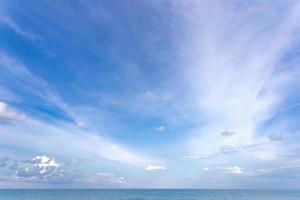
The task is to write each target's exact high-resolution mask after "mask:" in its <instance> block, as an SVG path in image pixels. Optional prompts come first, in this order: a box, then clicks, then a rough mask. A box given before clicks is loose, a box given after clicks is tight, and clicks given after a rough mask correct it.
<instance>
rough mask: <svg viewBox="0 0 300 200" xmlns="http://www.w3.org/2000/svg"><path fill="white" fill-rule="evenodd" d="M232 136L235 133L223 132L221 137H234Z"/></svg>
mask: <svg viewBox="0 0 300 200" xmlns="http://www.w3.org/2000/svg"><path fill="white" fill-rule="evenodd" d="M232 135H234V132H233V131H223V132H221V136H223V137H229V136H232Z"/></svg>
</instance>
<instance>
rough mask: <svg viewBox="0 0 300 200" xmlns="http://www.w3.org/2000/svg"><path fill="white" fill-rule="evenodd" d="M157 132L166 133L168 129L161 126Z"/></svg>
mask: <svg viewBox="0 0 300 200" xmlns="http://www.w3.org/2000/svg"><path fill="white" fill-rule="evenodd" d="M155 130H157V131H159V132H164V131H165V130H166V128H165V127H164V126H160V127H157V128H155Z"/></svg>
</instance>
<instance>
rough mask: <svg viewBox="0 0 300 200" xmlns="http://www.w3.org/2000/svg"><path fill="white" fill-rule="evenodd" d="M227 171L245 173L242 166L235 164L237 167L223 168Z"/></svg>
mask: <svg viewBox="0 0 300 200" xmlns="http://www.w3.org/2000/svg"><path fill="white" fill-rule="evenodd" d="M223 170H224V172H225V173H230V174H243V173H244V172H243V170H242V168H240V167H238V166H235V167H226V168H223Z"/></svg>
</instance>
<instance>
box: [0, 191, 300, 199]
mask: <svg viewBox="0 0 300 200" xmlns="http://www.w3.org/2000/svg"><path fill="white" fill-rule="evenodd" d="M0 200H300V191H295V190H290V191H289V190H279V191H276V190H266V191H264V190H196V189H195V190H192V189H191V190H184V189H49V190H48V189H16V190H15V189H2V190H0Z"/></svg>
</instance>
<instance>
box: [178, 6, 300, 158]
mask: <svg viewBox="0 0 300 200" xmlns="http://www.w3.org/2000/svg"><path fill="white" fill-rule="evenodd" d="M262 4H263V3H259V2H257V3H253V4H247V5H246V4H242V3H241V4H239V3H237V2H230V3H224V2H221V1H215V2H206V1H203V2H201V3H200V2H197V1H195V2H193V3H191V2H184V3H178V5H177V4H176V3H175V8H176V9H177V11H178V15H179V16H181V17H182V27H184V28H183V29H182V30H183V31H182V32H183V33H182V34H183V35H185V37H182V38H181V39H178V40H179V41H181V43H179V44H181V45H179V47H180V48H179V49H181V50H180V52H181V53H182V57H183V59H185V61H183V63H184V64H183V65H181V67H182V69H184V70H183V73H184V74H185V78H186V80H187V82H188V86H187V88H188V91H190V93H189V94H187V99H189V101H190V102H192V103H193V105H194V106H195V109H197V110H198V119H197V120H199V123H201V126H199V128H194V131H191V132H190V136H189V139H188V141H187V144H186V146H187V150H188V151H190V152H191V154H194V155H195V154H199V155H200V156H201V154H210V155H215V153H217V152H219V151H220V149H221V148H222V147H223V146H240V145H249V144H251V143H256V141H255V140H256V138H258V136H259V135H260V134H261V133H259V132H257V129H258V128H259V127H261V126H263V125H264V123H265V122H267V121H268V120H269V119H271V118H272V117H273V116H275V115H276V114H277V113H278V112H280V110H281V106H282V104H284V103H285V102H286V100H287V99H288V97H289V96H291V95H293V92H291V91H286V90H285V89H284V88H287V87H291V88H293V91H294V92H295V91H296V90H297V89H296V88H298V87H296V86H295V85H294V83H295V80H297V78H296V76H297V75H298V74H299V70H298V69H297V68H295V67H294V68H292V67H291V68H288V69H285V68H283V67H282V66H283V65H284V61H283V59H284V57H285V56H286V55H287V54H288V53H289V51H291V50H293V49H294V48H296V47H297V45H296V43H295V42H294V41H298V40H299V33H298V31H297V30H298V29H299V27H300V24H299V23H298V22H299V20H300V15H299V11H300V5H299V4H298V3H297V2H290V3H289V4H282V3H280V2H277V4H276V5H274V6H273V7H272V8H271V9H270V13H269V12H264V9H265V7H263V5H262ZM176 6H177V7H176ZM282 6H283V8H284V9H285V10H286V12H285V14H279V13H278V10H279V9H282ZM186 9H190V12H188V13H186V12H184V10H186ZM271 13H272V14H271ZM270 15H272V17H271V18H270ZM208 16H209V17H208ZM254 17H256V18H259V20H260V23H256V21H255V20H253V19H254ZM183 66H184V67H183ZM298 89H299V88H298ZM226 130H231V131H232V132H233V133H234V134H229V132H226ZM220 133H223V134H221V135H230V137H223V138H220ZM230 133H231V132H230Z"/></svg>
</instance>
